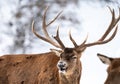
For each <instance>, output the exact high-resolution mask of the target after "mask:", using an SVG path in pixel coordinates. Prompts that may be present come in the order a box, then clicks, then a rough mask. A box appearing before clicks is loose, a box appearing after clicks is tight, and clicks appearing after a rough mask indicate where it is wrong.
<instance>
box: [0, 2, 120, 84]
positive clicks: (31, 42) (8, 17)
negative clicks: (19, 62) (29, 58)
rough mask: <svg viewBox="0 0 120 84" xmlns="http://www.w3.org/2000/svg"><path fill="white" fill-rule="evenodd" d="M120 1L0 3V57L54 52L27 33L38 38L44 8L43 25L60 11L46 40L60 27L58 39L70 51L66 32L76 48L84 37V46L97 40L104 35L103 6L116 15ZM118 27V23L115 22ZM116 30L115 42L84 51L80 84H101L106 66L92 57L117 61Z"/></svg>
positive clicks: (119, 35)
mask: <svg viewBox="0 0 120 84" xmlns="http://www.w3.org/2000/svg"><path fill="white" fill-rule="evenodd" d="M119 5H120V0H0V25H1V26H0V44H1V45H0V55H5V54H23V53H26V54H27V53H28V54H31V53H34V54H37V53H44V52H49V51H50V50H49V49H50V48H55V47H53V46H52V45H50V44H49V43H46V42H44V41H42V40H40V39H38V38H37V37H36V36H35V35H34V34H33V33H32V30H31V24H32V21H33V20H34V21H35V30H36V31H37V32H38V33H39V34H42V30H41V23H42V15H43V13H44V10H45V8H46V6H49V9H48V11H47V22H49V21H50V20H51V19H53V18H54V17H55V16H56V14H57V13H59V12H60V11H61V10H63V12H62V14H61V15H60V17H59V18H58V19H57V20H56V21H55V22H54V23H53V24H52V25H51V26H50V27H49V28H48V32H49V34H50V36H52V35H53V36H54V35H55V34H56V29H57V26H58V25H59V26H60V37H61V39H62V41H63V42H64V44H65V45H66V46H67V47H73V45H72V43H71V42H70V40H69V36H68V33H69V30H71V33H72V36H73V38H74V39H75V41H76V42H77V43H78V44H80V43H81V42H82V41H83V40H84V39H85V37H86V35H87V34H88V41H87V42H88V43H89V42H94V41H96V40H98V39H99V38H100V37H101V35H102V34H103V33H104V32H105V31H106V29H107V27H108V25H109V23H110V21H111V13H110V11H109V9H108V7H107V6H110V7H111V8H112V9H115V12H116V16H118V14H119V9H118V7H120V6H119ZM119 23H120V22H119ZM119 43H120V27H119V28H118V32H117V35H116V36H115V38H114V39H113V40H112V41H111V42H109V43H107V44H104V45H98V46H94V47H90V48H87V50H86V51H85V52H84V53H83V55H82V58H81V59H80V60H81V61H82V66H83V70H82V78H81V84H89V83H90V84H104V81H105V79H106V77H107V72H106V68H107V66H106V65H104V64H102V63H101V61H100V60H99V58H98V57H97V56H96V54H97V53H98V52H99V53H103V54H105V55H108V56H110V57H120V47H119Z"/></svg>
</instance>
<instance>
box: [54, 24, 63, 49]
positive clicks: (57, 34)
mask: <svg viewBox="0 0 120 84" xmlns="http://www.w3.org/2000/svg"><path fill="white" fill-rule="evenodd" d="M54 39H55V40H56V41H57V42H58V43H59V45H60V46H61V48H62V49H65V46H64V44H63V43H62V41H61V40H60V37H59V26H58V28H57V33H56V36H54Z"/></svg>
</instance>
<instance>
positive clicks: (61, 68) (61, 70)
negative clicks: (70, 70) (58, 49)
mask: <svg viewBox="0 0 120 84" xmlns="http://www.w3.org/2000/svg"><path fill="white" fill-rule="evenodd" d="M59 72H61V73H65V72H67V67H59Z"/></svg>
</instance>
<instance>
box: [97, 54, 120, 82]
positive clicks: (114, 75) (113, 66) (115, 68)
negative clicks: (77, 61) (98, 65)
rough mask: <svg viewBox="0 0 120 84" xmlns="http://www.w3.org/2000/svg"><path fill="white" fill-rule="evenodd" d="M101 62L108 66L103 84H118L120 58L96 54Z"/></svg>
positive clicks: (119, 80)
mask: <svg viewBox="0 0 120 84" xmlns="http://www.w3.org/2000/svg"><path fill="white" fill-rule="evenodd" d="M98 56H99V57H100V59H101V61H102V62H103V63H105V64H108V65H109V66H108V69H107V72H108V76H107V79H106V81H105V83H104V84H120V58H110V57H107V56H105V55H102V54H98Z"/></svg>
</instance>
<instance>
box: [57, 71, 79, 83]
mask: <svg viewBox="0 0 120 84" xmlns="http://www.w3.org/2000/svg"><path fill="white" fill-rule="evenodd" d="M59 80H60V81H59V84H79V80H80V71H79V70H78V69H75V70H74V71H73V72H67V73H66V74H63V73H59Z"/></svg>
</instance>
